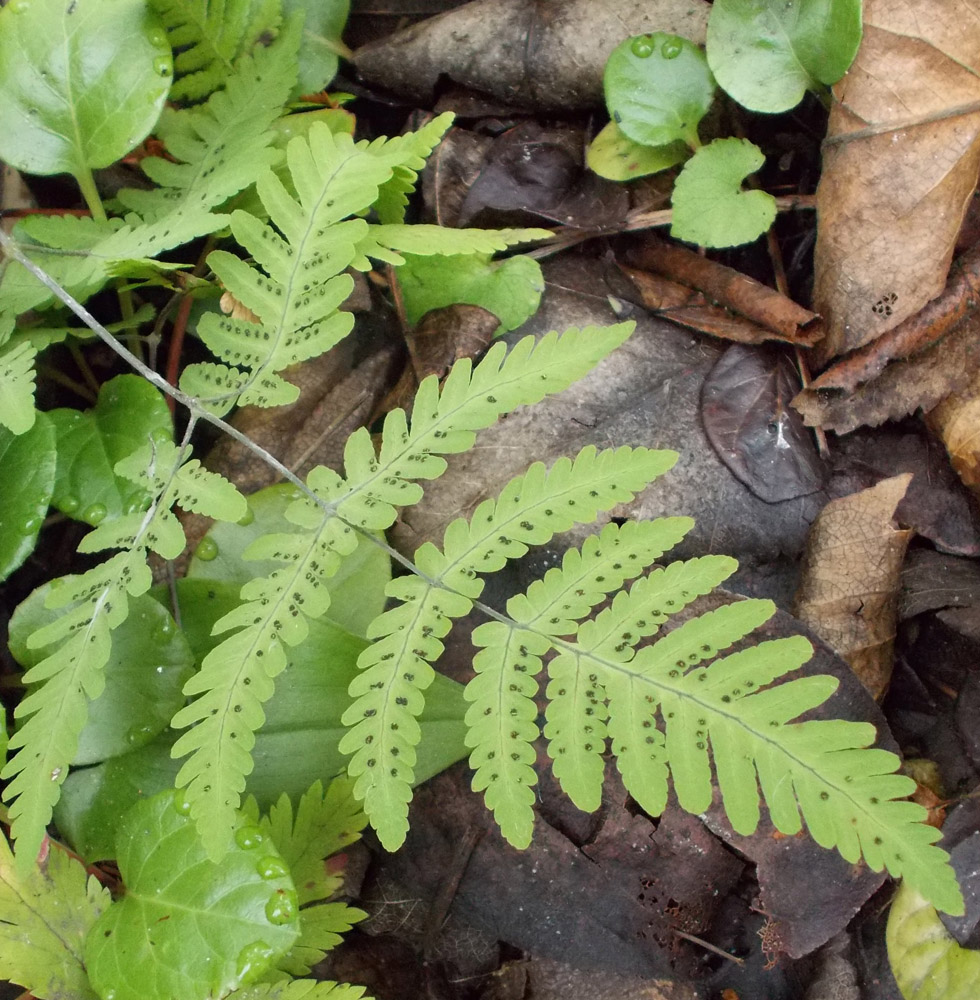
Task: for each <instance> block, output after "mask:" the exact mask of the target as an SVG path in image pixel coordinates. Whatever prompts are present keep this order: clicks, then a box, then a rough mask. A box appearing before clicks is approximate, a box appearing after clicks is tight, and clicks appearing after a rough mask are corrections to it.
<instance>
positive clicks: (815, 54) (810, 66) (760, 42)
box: [707, 0, 861, 112]
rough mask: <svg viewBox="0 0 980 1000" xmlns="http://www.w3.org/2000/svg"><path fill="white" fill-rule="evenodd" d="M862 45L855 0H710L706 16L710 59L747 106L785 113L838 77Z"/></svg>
mask: <svg viewBox="0 0 980 1000" xmlns="http://www.w3.org/2000/svg"><path fill="white" fill-rule="evenodd" d="M860 44H861V0H715V3H714V5H713V6H712V8H711V13H710V14H709V15H708V39H707V47H708V65H709V66H710V67H711V70H712V72H713V73H714V75H715V78H716V79H717V81H718V83H719V85H720V86H721V87H723V88H724V89H725V90H726V91H727V92H728V93H729V94H730V95H731V96H732V97H734V98H735V100H736V101H738V102H739V104H742V105H744V106H745V107H747V108H750V109H751V110H753V111H767V112H779V111H788V110H789V109H790V108H793V107H796V105H797V104H799V103H800V101H801V100H802V98H803V94H804V93H805V92H806V91H807V89H813V88H816V87H818V86H819V85H821V84H831V83H836V82H837V81H838V80H839V79H840V78H841V77H842V76H843V75H844V74H845V73H846V72H847V68H848V66H850V65H851V62H852V61H853V60H854V56H855V55H856V54H857V50H858V46H859V45H860Z"/></svg>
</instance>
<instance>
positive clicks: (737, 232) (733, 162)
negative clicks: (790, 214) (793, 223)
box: [670, 139, 776, 247]
mask: <svg viewBox="0 0 980 1000" xmlns="http://www.w3.org/2000/svg"><path fill="white" fill-rule="evenodd" d="M764 161H765V157H764V156H763V155H762V151H761V150H760V149H759V147H758V146H756V145H755V144H753V143H751V142H749V141H748V140H747V139H715V141H714V142H712V143H710V144H709V145H707V146H703V147H702V148H701V149H699V150H698V151H697V152H696V153H695V154H694V156H692V157H691V159H690V160H688V162H687V163H685V164H684V169H683V170H682V171H681V172H680V175H679V176H678V178H677V181H676V182H675V183H674V194H673V198H672V199H671V200H672V204H673V206H674V221H673V224H672V225H671V227H670V235H671V236H673V237H675V238H676V239H679V240H687V241H688V243H697V244H699V245H700V246H705V247H733V246H738V245H739V244H740V243H751V242H752V240H754V239H756V238H757V237H758V236H761V235H762V234H763V233H764V232H765V231H766V230H767V229H768V228H769V227H770V226H771V225H772V222H773V219H775V218H776V200H775V199H774V198H773V197H772V195H771V194H767V193H766V192H765V191H743V190H742V181H743V180H744V179H745V178H746V177H748V175H749V174H751V173H753V172H754V171H756V170H758V169H759V167H761V166H762V164H763V162H764Z"/></svg>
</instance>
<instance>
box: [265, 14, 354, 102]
mask: <svg viewBox="0 0 980 1000" xmlns="http://www.w3.org/2000/svg"><path fill="white" fill-rule="evenodd" d="M300 10H301V11H303V13H304V17H305V19H304V22H303V37H302V40H301V41H300V44H299V80H298V82H297V92H298V93H299V94H315V93H317V92H318V91H321V90H323V88H324V87H326V86H327V84H328V83H330V81H331V80H332V79H333V78H334V77H335V76H336V75H337V65H338V62H339V58H338V57H339V55H340V54H341V53H342V52H343V51H344V47H343V45H342V44H341V43H340V36H341V33H342V32H343V30H344V26H345V25H346V24H347V14H348V13H349V11H350V0H317V2H316V3H310V2H309V0H282V12H283V14H284V15H286V16H288V15H290V14H292V13H294V12H295V11H300Z"/></svg>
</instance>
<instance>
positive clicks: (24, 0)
mask: <svg viewBox="0 0 980 1000" xmlns="http://www.w3.org/2000/svg"><path fill="white" fill-rule="evenodd" d="M10 6H11V8H12V9H13V12H14V13H15V14H23V13H24V12H25V11H28V10H30V9H31V0H14V2H13V3H12V4H11V5H10Z"/></svg>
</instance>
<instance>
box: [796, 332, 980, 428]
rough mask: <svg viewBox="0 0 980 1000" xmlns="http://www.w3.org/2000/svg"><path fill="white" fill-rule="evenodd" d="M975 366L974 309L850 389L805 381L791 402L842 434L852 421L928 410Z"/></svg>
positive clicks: (868, 422)
mask: <svg viewBox="0 0 980 1000" xmlns="http://www.w3.org/2000/svg"><path fill="white" fill-rule="evenodd" d="M978 368H980V317H978V316H977V314H975V313H974V314H973V315H971V316H970V317H969V318H968V319H967V320H966V321H965V322H964V323H962V324H961V325H960V326H959V327H957V328H956V329H955V330H954V331H953V332H952V333H949V334H947V335H946V336H945V337H943V338H942V340H940V341H939V342H938V343H935V344H933V345H932V346H931V347H928V348H926V350H924V351H923V352H922V353H921V354H917V355H915V357H912V358H907V359H906V360H904V361H892V362H891V363H890V364H888V365H887V366H886V367H885V370H884V371H883V372H882V373H881V374H880V375H879V376H878V377H877V378H875V379H872V380H871V381H870V382H865V383H864V384H863V385H859V386H858V387H857V388H856V389H855V390H854V391H853V392H850V393H847V392H842V391H840V390H837V389H814V388H813V387H812V386H808V387H807V388H806V389H804V390H803V391H802V392H801V393H799V395H798V396H796V398H795V399H794V400H793V404H792V405H793V406H794V407H795V408H796V409H797V410H799V412H800V413H801V414H802V415H803V419H804V420H805V421H806V423H807V424H808V425H809V426H811V427H823V428H824V429H825V430H828V431H836V432H837V433H838V434H847V433H849V432H850V431H853V430H854V429H855V428H857V427H862V426H866V427H877V426H878V425H879V424H883V423H884V422H885V421H886V420H899V419H901V418H902V417H906V416H908V415H909V414H910V413H915V411H916V410H918V409H920V408H921V409H923V410H931V409H932V408H933V407H934V406H936V405H937V404H938V403H939V402H940V401H941V400H943V399H945V398H946V396H948V395H949V394H950V393H951V392H958V391H960V390H961V389H963V388H964V387H965V386H966V384H967V383H968V382H969V381H970V378H971V377H972V374H973V372H975V371H976V370H977V369H978Z"/></svg>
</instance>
